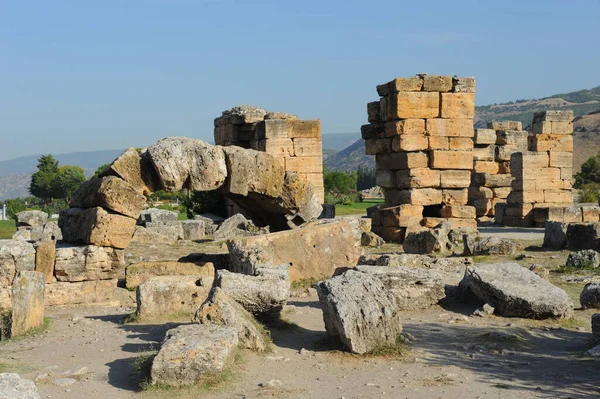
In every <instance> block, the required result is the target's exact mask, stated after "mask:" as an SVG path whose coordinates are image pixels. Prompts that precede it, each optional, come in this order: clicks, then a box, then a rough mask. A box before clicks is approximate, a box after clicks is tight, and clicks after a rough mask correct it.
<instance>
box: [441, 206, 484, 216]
mask: <svg viewBox="0 0 600 399" xmlns="http://www.w3.org/2000/svg"><path fill="white" fill-rule="evenodd" d="M441 215H442V217H443V218H459V219H475V217H476V216H475V208H474V207H472V206H461V205H454V206H452V205H446V206H444V207H442V210H441Z"/></svg>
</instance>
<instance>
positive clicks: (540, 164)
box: [510, 151, 550, 173]
mask: <svg viewBox="0 0 600 399" xmlns="http://www.w3.org/2000/svg"><path fill="white" fill-rule="evenodd" d="M510 164H511V169H512V171H513V173H514V172H515V171H518V170H523V169H531V168H547V167H548V166H549V164H550V161H549V157H548V154H547V153H543V152H541V153H540V152H526V151H523V152H516V153H513V154H512V156H511V158H510Z"/></svg>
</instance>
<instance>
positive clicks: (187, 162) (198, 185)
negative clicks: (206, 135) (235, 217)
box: [148, 137, 227, 191]
mask: <svg viewBox="0 0 600 399" xmlns="http://www.w3.org/2000/svg"><path fill="white" fill-rule="evenodd" d="M148 156H149V159H150V161H151V162H152V164H153V165H154V169H155V170H156V172H157V175H158V178H159V180H160V183H161V185H162V188H163V189H164V190H167V191H177V190H181V189H183V188H186V189H189V190H192V191H212V190H216V189H217V188H219V187H221V186H222V185H223V184H224V183H225V179H226V178H227V165H226V163H225V153H224V152H223V148H222V147H218V146H217V147H215V146H212V145H210V144H207V143H205V142H203V141H201V140H197V139H191V138H187V137H167V138H164V139H161V140H159V141H158V142H157V143H155V144H153V145H151V146H150V147H148Z"/></svg>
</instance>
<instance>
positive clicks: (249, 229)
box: [213, 213, 269, 241]
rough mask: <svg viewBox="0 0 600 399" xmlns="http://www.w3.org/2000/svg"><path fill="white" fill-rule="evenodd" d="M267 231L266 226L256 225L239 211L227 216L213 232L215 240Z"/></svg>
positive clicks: (265, 232)
mask: <svg viewBox="0 0 600 399" xmlns="http://www.w3.org/2000/svg"><path fill="white" fill-rule="evenodd" d="M267 233H269V228H268V227H256V226H255V225H254V223H253V222H252V221H251V220H248V219H246V218H245V217H244V215H242V214H241V213H236V214H235V215H233V216H231V217H230V218H227V219H226V220H225V221H224V222H223V223H221V225H220V226H219V228H218V229H217V230H216V231H215V232H214V234H213V239H214V240H215V241H226V240H232V239H234V238H236V237H246V236H256V235H261V234H267Z"/></svg>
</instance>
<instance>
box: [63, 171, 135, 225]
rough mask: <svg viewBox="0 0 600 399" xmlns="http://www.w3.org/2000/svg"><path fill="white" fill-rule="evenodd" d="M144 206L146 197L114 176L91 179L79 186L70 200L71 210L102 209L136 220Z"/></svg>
mask: <svg viewBox="0 0 600 399" xmlns="http://www.w3.org/2000/svg"><path fill="white" fill-rule="evenodd" d="M144 205H146V197H145V196H144V195H142V194H140V193H139V191H138V190H136V188H135V187H134V186H132V185H131V184H129V183H127V182H126V181H125V180H123V179H120V178H118V177H116V176H106V177H102V178H92V179H90V180H88V181H86V182H84V183H82V184H81V185H80V186H79V189H78V190H77V191H76V192H75V194H73V197H72V198H71V207H72V208H95V207H97V206H100V207H102V208H104V209H107V210H110V211H113V212H116V213H119V214H121V215H125V216H129V217H131V218H135V219H137V218H138V217H139V216H140V212H141V211H142V209H144Z"/></svg>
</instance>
